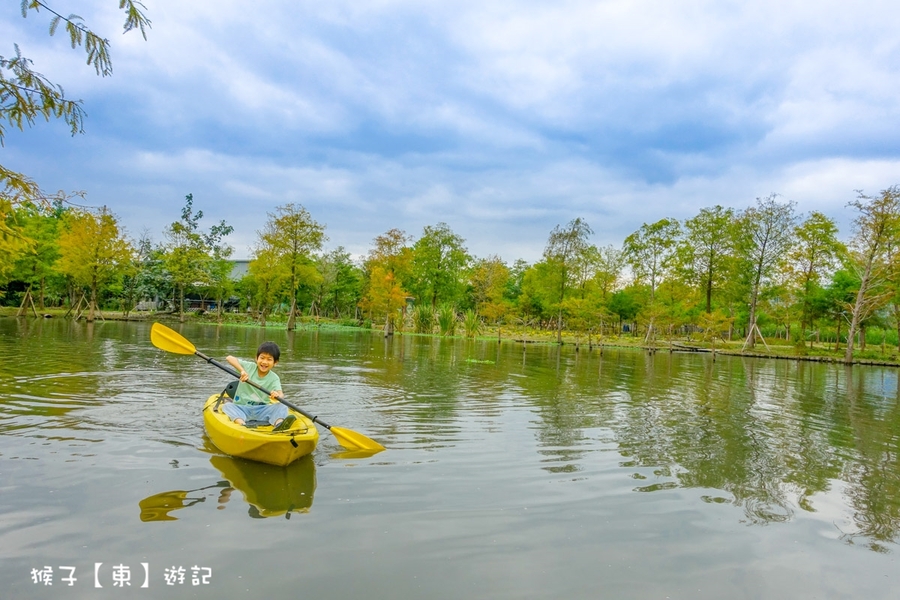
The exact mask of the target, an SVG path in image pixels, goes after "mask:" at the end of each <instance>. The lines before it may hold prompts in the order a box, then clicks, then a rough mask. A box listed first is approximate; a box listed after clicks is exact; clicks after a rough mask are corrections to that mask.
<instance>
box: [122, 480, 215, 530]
mask: <svg viewBox="0 0 900 600" xmlns="http://www.w3.org/2000/svg"><path fill="white" fill-rule="evenodd" d="M229 486H230V484H229V483H228V482H227V481H220V482H219V483H217V484H215V485H207V486H205V487H202V488H197V489H195V490H187V491H184V490H172V491H171V492H162V493H160V494H154V495H152V496H148V497H147V498H144V499H143V500H141V501H140V502H138V506H140V507H141V521H177V520H178V519H177V518H176V517H173V516H172V515H170V514H169V513H170V512H171V511H173V510H179V509H181V508H187V507H189V506H193V505H195V504H197V503H198V502H204V501H206V496H205V495H201V496H195V497H189V496H188V494H195V493H197V492H202V491H203V490H208V489H211V488H223V489H228V488H229Z"/></svg>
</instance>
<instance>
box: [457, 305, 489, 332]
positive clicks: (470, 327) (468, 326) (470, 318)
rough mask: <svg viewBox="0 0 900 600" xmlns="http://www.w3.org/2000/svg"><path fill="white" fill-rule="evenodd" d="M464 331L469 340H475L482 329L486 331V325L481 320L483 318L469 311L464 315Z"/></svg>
mask: <svg viewBox="0 0 900 600" xmlns="http://www.w3.org/2000/svg"><path fill="white" fill-rule="evenodd" d="M462 322H463V331H465V334H466V337H467V338H475V337H477V336H478V335H480V334H481V331H482V329H484V323H483V322H482V320H481V317H479V316H478V313H476V312H475V311H474V310H471V309H470V310H467V311H466V312H465V313H464V314H463V319H462Z"/></svg>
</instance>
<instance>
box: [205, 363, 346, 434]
mask: <svg viewBox="0 0 900 600" xmlns="http://www.w3.org/2000/svg"><path fill="white" fill-rule="evenodd" d="M194 354H195V355H197V356H199V357H200V358H202V359H203V360H205V361H206V362H208V363H209V364H211V365H215V366H217V367H219V368H220V369H222V370H223V371H225V372H226V373H228V374H229V375H232V376H234V377H237V378H238V379H240V378H241V374H240V373H238V372H237V371H236V370H234V369H232V368H231V367H230V366H228V365H223V364H222V363H220V362H219V361H217V360H216V359H214V358H210V357H209V356H207V355H205V354H203V353H202V352H200V351H199V350H194ZM244 383H246V384H248V385H252V386H253V387H255V388H256V389H258V390H259V391H261V392H265V394H266V395H267V396H271V395H272V392H271V391H269V390H267V389H266V388H264V387H263V386H261V385H259V384H258V383H254V382H252V381H250V380H249V379H248V380H247V381H245V382H244ZM278 401H279V402H281V403H282V404H284V405H285V406H287V407H288V408H291V409H293V410H295V411H297V412H298V413H300V414H301V415H303V416H304V417H306V418H307V419H309V420H311V421H312V422H313V423H318V424H319V425H321V426H322V427H324V428H325V429H328V430H331V425H329V424H328V423H325V422H323V421H320V420H319V417H315V416H313V415H311V414H309V413H308V412H306V411H305V410H303V409H302V408H300V407H299V406H296V405H294V404H292V403H291V402H288V401H287V400H285V399H284V398H278Z"/></svg>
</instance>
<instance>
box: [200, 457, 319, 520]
mask: <svg viewBox="0 0 900 600" xmlns="http://www.w3.org/2000/svg"><path fill="white" fill-rule="evenodd" d="M209 462H210V463H212V465H213V466H214V467H215V468H216V469H218V470H219V472H221V473H222V476H223V477H225V479H227V480H228V481H229V482H230V483H231V487H229V488H225V489H223V490H222V493H221V494H220V495H219V506H218V508H219V509H220V510H222V509H224V508H225V505H226V504H227V503H228V502H229V500H230V497H231V492H232V491H233V490H235V489H237V490H238V491H239V492H241V494H242V495H243V496H244V501H245V502H246V503H247V504H249V505H250V507H249V508H248V510H247V512H248V514H249V515H250V516H251V517H253V518H257V519H259V518H265V517H277V516H280V515H285V518H287V519H290V518H291V513H295V512H297V513H305V512H309V509H310V508H311V507H312V503H313V494H314V493H315V490H316V463H315V462H313V459H312V457H311V456H304V457H303V458H301V459H299V460H296V461H294V462H292V463H291V464H289V465H287V466H286V467H276V466H273V465H267V464H265V463H257V462H253V461H249V460H243V459H240V458H232V457H230V456H221V455H217V456H213V457H211V458H210V459H209Z"/></svg>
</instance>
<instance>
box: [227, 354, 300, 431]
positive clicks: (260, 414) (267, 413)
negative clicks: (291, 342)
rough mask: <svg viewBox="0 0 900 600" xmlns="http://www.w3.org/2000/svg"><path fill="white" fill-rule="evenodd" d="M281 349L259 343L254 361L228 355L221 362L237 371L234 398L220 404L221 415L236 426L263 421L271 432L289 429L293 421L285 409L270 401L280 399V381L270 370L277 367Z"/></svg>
mask: <svg viewBox="0 0 900 600" xmlns="http://www.w3.org/2000/svg"><path fill="white" fill-rule="evenodd" d="M280 357H281V350H280V349H279V348H278V344H276V343H275V342H263V343H262V344H260V346H259V348H258V349H257V350H256V362H252V361H249V360H242V359H240V358H236V357H234V356H228V357H227V358H226V359H225V361H226V362H227V363H228V364H229V365H231V366H232V367H234V368H235V369H237V370H238V371H240V373H241V383H240V385H238V388H237V392H236V393H235V395H234V402H227V403H225V404H223V405H222V412H224V413H225V414H226V415H228V416H229V417H230V418H231V420H232V421H234V423H235V424H236V425H244V424H245V423H246V422H247V421H267V422H269V423H271V424H272V425H274V426H275V427H274V429H273V431H283V430H285V429H289V428H290V426H291V425H292V424H293V423H294V421H296V420H297V417H295V416H294V415H289V414H288V409H287V406H285V405H284V404H282V403H281V402H270V399H271V400H278V399H279V398H284V394H283V393H282V391H281V379H280V378H279V377H278V375H276V374H275V373H274V372H273V371H272V368H273V367H274V366H275V365H277V364H278V359H279V358H280ZM246 381H251V382H253V383H255V384H257V385H259V386H260V387H262V388H263V389H266V390H269V391H270V392H271V393H270V394H269V396H268V397H267V396H266V394H265V393H264V392H262V391H260V390H259V389H257V388H255V387H253V386H252V385H250V384H248V383H244V382H246Z"/></svg>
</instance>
